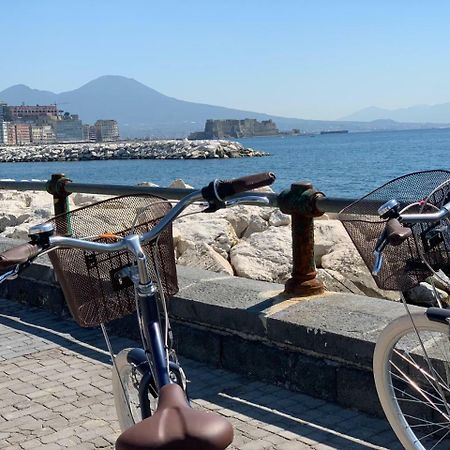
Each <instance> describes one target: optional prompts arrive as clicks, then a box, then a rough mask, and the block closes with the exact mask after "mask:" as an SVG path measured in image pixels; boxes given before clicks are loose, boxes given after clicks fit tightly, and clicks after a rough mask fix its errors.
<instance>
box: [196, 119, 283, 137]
mask: <svg viewBox="0 0 450 450" xmlns="http://www.w3.org/2000/svg"><path fill="white" fill-rule="evenodd" d="M277 134H279V131H278V128H277V126H276V124H275V123H274V122H272V121H271V120H263V121H262V122H258V121H257V120H256V119H244V120H211V119H210V120H207V121H206V124H205V131H203V132H197V133H192V134H191V135H190V136H189V139H225V138H242V137H251V136H273V135H277Z"/></svg>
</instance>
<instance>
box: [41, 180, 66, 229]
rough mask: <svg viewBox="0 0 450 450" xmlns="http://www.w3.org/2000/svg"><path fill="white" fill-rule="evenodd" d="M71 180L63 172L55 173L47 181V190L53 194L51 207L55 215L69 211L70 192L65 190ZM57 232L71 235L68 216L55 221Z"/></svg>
mask: <svg viewBox="0 0 450 450" xmlns="http://www.w3.org/2000/svg"><path fill="white" fill-rule="evenodd" d="M71 181H72V180H69V179H68V178H66V177H65V176H64V174H63V173H55V174H53V175H52V177H51V179H50V180H49V181H47V186H46V187H47V192H48V193H49V194H51V195H53V208H54V210H55V215H56V216H59V215H60V214H65V213H68V212H69V211H70V207H69V199H68V197H69V195H70V192H67V191H66V185H67V184H68V183H70V182H71ZM57 228H58V229H57V230H56V231H57V232H58V234H62V235H71V234H72V230H71V225H70V219H69V218H68V217H66V218H65V220H58V221H57Z"/></svg>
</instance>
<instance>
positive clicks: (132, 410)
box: [112, 349, 158, 431]
mask: <svg viewBox="0 0 450 450" xmlns="http://www.w3.org/2000/svg"><path fill="white" fill-rule="evenodd" d="M129 351H130V349H125V350H122V351H121V352H120V353H119V354H118V355H117V356H116V365H117V371H116V370H115V368H114V367H113V369H112V370H113V375H112V381H113V394H114V404H115V407H116V413H117V418H118V420H119V424H120V429H121V430H122V431H125V430H126V429H128V428H129V427H131V426H132V425H134V424H135V423H137V422H140V421H141V420H142V405H141V404H140V401H139V386H140V383H141V381H142V375H141V373H140V372H139V370H138V369H137V367H136V366H135V365H134V364H132V363H130V362H128V352H129ZM145 401H146V402H147V405H146V406H147V407H148V408H149V409H150V411H151V413H152V414H153V413H154V411H155V410H156V406H157V403H158V399H157V393H156V391H155V390H154V389H153V388H151V387H150V389H149V391H148V395H147V396H146V399H145Z"/></svg>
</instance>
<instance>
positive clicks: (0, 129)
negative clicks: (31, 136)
mask: <svg viewBox="0 0 450 450" xmlns="http://www.w3.org/2000/svg"><path fill="white" fill-rule="evenodd" d="M7 143H8V122H5V121H3V120H2V121H0V144H7Z"/></svg>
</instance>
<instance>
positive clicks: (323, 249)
mask: <svg viewBox="0 0 450 450" xmlns="http://www.w3.org/2000/svg"><path fill="white" fill-rule="evenodd" d="M338 244H345V245H349V246H350V247H353V243H352V241H351V239H350V237H349V236H348V234H347V232H346V231H345V228H344V227H343V225H342V223H341V222H340V221H339V220H314V258H315V262H316V266H317V267H322V257H323V256H324V255H326V254H327V253H329V252H331V251H332V249H333V248H334V247H335V246H336V245H338Z"/></svg>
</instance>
